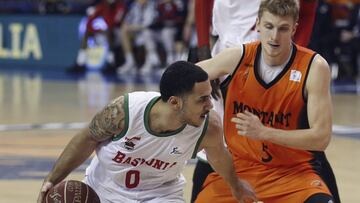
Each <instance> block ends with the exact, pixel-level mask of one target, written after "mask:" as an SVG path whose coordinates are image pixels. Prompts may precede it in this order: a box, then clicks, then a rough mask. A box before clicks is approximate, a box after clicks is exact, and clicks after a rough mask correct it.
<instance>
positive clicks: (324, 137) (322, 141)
mask: <svg viewBox="0 0 360 203" xmlns="http://www.w3.org/2000/svg"><path fill="white" fill-rule="evenodd" d="M330 140H331V129H322V130H321V131H318V136H317V140H316V141H315V142H314V143H316V147H315V148H316V150H317V151H325V149H326V148H327V147H328V146H329V144H330Z"/></svg>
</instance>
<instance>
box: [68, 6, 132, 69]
mask: <svg viewBox="0 0 360 203" xmlns="http://www.w3.org/2000/svg"><path fill="white" fill-rule="evenodd" d="M88 11H89V17H88V21H87V25H86V32H85V34H84V37H83V38H82V41H81V47H80V50H79V52H78V55H77V58H76V62H75V65H74V66H73V67H71V68H69V69H67V71H68V72H69V73H83V72H84V71H85V70H86V67H85V64H86V61H87V54H86V49H87V48H88V39H89V37H94V36H95V37H96V36H98V35H99V34H105V36H106V37H105V39H106V41H107V43H108V45H109V52H108V54H107V56H106V67H105V68H104V69H103V72H104V73H114V72H115V71H116V66H115V55H114V49H115V36H116V34H115V32H116V31H117V30H118V29H119V28H120V25H121V23H122V21H123V19H124V16H125V13H126V3H125V2H124V1H122V0H102V1H101V2H100V3H98V4H97V5H96V6H95V7H94V8H90V9H89V10H88ZM99 17H101V18H103V19H104V21H105V23H106V26H107V28H106V29H105V30H103V29H101V28H98V27H97V26H95V25H94V24H93V22H94V20H95V19H96V18H99Z"/></svg>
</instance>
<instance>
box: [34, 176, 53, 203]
mask: <svg viewBox="0 0 360 203" xmlns="http://www.w3.org/2000/svg"><path fill="white" fill-rule="evenodd" d="M53 186H54V185H53V184H52V183H51V182H49V181H46V182H44V183H43V185H42V187H41V190H40V194H39V196H38V199H37V203H42V202H43V199H44V197H45V194H46V192H47V191H49V190H50V188H52V187H53Z"/></svg>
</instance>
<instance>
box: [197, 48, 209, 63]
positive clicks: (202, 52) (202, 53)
mask: <svg viewBox="0 0 360 203" xmlns="http://www.w3.org/2000/svg"><path fill="white" fill-rule="evenodd" d="M197 56H198V60H199V61H203V60H206V59H209V58H211V53H210V47H209V46H208V45H204V46H201V47H198V48H197Z"/></svg>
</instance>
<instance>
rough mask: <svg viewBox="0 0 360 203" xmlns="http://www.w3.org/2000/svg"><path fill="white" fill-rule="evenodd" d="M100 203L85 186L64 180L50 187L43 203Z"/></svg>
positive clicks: (92, 191) (89, 188) (78, 182)
mask: <svg viewBox="0 0 360 203" xmlns="http://www.w3.org/2000/svg"><path fill="white" fill-rule="evenodd" d="M59 202H61V203H73V202H77V203H100V199H99V197H98V195H97V194H96V192H95V191H94V190H93V189H92V188H91V187H90V186H89V185H87V184H85V183H83V182H81V181H77V180H66V181H63V182H61V183H59V184H57V185H55V186H54V187H52V188H51V189H50V190H49V191H48V192H47V193H46V196H45V198H44V201H43V203H59Z"/></svg>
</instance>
